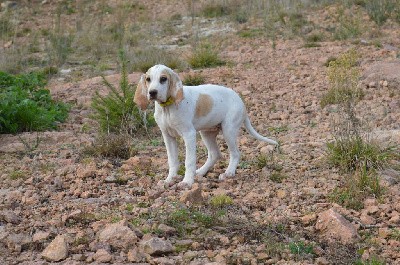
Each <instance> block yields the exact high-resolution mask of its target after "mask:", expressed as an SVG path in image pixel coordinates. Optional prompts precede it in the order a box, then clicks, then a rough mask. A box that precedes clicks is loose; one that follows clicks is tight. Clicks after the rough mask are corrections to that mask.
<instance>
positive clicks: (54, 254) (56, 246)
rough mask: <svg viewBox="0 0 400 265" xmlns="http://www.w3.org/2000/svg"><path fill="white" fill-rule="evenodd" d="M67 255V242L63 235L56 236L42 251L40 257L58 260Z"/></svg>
mask: <svg viewBox="0 0 400 265" xmlns="http://www.w3.org/2000/svg"><path fill="white" fill-rule="evenodd" d="M67 256H68V244H67V240H66V237H65V235H59V236H57V237H56V238H55V239H54V240H53V241H51V243H50V244H49V245H48V246H47V247H46V248H45V249H44V250H43V252H42V257H43V258H44V259H46V260H47V261H60V260H64V259H66V258H67Z"/></svg>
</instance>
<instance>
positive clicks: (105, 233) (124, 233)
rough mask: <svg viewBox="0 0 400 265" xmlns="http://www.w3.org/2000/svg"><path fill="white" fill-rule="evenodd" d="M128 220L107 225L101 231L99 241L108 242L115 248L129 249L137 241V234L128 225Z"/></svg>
mask: <svg viewBox="0 0 400 265" xmlns="http://www.w3.org/2000/svg"><path fill="white" fill-rule="evenodd" d="M126 224H127V223H126V220H122V221H120V222H118V223H115V224H109V225H107V226H106V227H105V228H104V229H103V230H102V231H100V232H99V241H100V242H104V243H108V244H110V245H111V246H113V247H114V248H118V249H127V248H130V247H132V245H133V244H135V243H136V241H137V236H136V234H135V232H133V231H132V230H131V229H130V228H129V227H128V226H126Z"/></svg>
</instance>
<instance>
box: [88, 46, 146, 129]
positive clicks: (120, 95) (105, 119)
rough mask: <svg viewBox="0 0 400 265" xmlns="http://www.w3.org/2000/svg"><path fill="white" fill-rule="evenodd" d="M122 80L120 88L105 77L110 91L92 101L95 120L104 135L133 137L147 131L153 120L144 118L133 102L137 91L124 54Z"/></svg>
mask: <svg viewBox="0 0 400 265" xmlns="http://www.w3.org/2000/svg"><path fill="white" fill-rule="evenodd" d="M120 61H121V79H120V82H119V87H115V86H113V85H112V84H110V83H109V82H108V81H107V80H106V79H105V78H104V77H103V81H104V84H105V85H106V86H107V88H108V90H109V94H108V95H106V96H103V95H100V93H99V92H96V94H95V96H94V97H93V101H92V108H93V109H94V111H95V113H94V115H93V118H94V119H95V120H96V121H97V122H98V123H99V125H100V132H101V133H103V134H110V133H116V134H123V133H125V134H129V135H133V134H134V133H137V132H138V131H139V130H141V129H147V125H148V122H151V123H153V121H152V118H150V119H147V118H145V117H143V116H142V115H141V113H140V111H139V109H138V107H137V106H136V104H135V103H134V102H133V98H134V95H135V89H134V88H133V87H132V85H130V84H129V83H128V74H127V69H126V68H127V66H126V64H127V62H126V59H125V55H124V52H122V51H121V52H120Z"/></svg>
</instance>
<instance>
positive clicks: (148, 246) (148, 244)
mask: <svg viewBox="0 0 400 265" xmlns="http://www.w3.org/2000/svg"><path fill="white" fill-rule="evenodd" d="M141 245H142V246H143V250H144V252H146V253H147V254H150V255H152V256H158V255H163V254H168V253H171V252H172V251H173V250H174V248H173V247H172V244H171V242H169V240H164V239H161V238H158V237H152V238H150V239H148V240H143V241H142V242H141Z"/></svg>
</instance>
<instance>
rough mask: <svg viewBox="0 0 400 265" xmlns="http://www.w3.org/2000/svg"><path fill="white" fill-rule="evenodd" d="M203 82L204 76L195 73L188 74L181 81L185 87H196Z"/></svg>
mask: <svg viewBox="0 0 400 265" xmlns="http://www.w3.org/2000/svg"><path fill="white" fill-rule="evenodd" d="M204 82H205V78H204V76H202V75H201V74H197V73H194V74H189V75H187V76H185V78H184V79H183V85H185V86H198V85H202V84H204Z"/></svg>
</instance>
